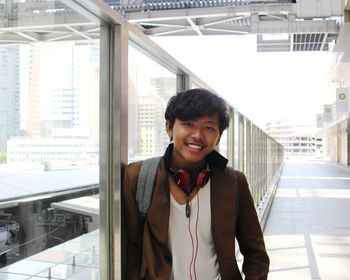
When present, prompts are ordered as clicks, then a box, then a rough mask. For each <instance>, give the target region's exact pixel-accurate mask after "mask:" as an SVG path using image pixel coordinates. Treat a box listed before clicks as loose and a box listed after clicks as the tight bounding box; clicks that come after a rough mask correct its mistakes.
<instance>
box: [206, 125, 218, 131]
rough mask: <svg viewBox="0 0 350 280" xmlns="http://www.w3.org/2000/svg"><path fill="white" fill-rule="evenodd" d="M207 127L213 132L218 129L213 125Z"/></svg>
mask: <svg viewBox="0 0 350 280" xmlns="http://www.w3.org/2000/svg"><path fill="white" fill-rule="evenodd" d="M206 129H207V130H209V131H212V132H215V131H216V128H215V127H213V126H207V127H206Z"/></svg>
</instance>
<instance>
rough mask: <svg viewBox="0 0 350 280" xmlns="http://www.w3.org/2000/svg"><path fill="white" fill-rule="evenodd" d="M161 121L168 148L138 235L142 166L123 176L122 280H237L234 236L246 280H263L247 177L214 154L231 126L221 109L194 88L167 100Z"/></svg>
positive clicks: (264, 263)
mask: <svg viewBox="0 0 350 280" xmlns="http://www.w3.org/2000/svg"><path fill="white" fill-rule="evenodd" d="M165 119H166V131H167V133H168V135H169V137H170V139H171V140H172V142H173V143H171V144H170V145H169V146H168V148H167V150H166V151H165V154H164V156H163V157H162V159H161V161H160V164H159V167H158V171H157V176H156V180H155V186H154V189H153V195H152V200H151V205H150V208H149V209H148V212H147V216H146V221H145V225H144V230H143V232H142V233H141V231H142V230H141V231H140V229H139V226H140V225H139V212H138V207H137V203H136V186H137V181H138V175H139V172H140V167H141V162H136V163H132V164H130V165H129V166H128V167H127V168H126V171H125V176H124V184H123V199H124V209H125V210H124V219H125V222H126V231H127V253H126V254H127V255H126V263H127V279H128V280H129V279H154V280H155V279H159V280H168V279H175V280H187V279H193V280H194V279H198V280H216V279H222V280H234V279H242V276H241V274H240V272H239V269H238V266H237V263H236V259H235V237H236V238H237V240H238V243H239V247H240V251H241V253H242V254H243V256H244V262H243V272H244V275H245V279H267V274H268V269H269V258H268V256H267V253H266V250H265V245H264V240H263V235H262V231H261V228H260V224H259V221H258V218H257V214H256V210H255V207H254V203H253V199H252V197H251V194H250V192H249V188H248V184H247V181H246V178H245V176H244V175H243V173H241V172H238V171H236V172H235V174H236V175H235V176H233V174H229V172H227V171H225V169H226V164H227V162H228V161H227V159H225V158H224V157H223V156H221V155H220V154H219V153H218V152H216V151H215V148H216V147H217V145H218V144H219V141H220V137H221V135H222V132H223V131H224V130H225V129H226V128H227V127H228V125H229V115H228V113H227V104H226V103H225V101H224V100H223V99H222V98H220V97H219V96H217V95H215V94H213V93H211V92H209V91H207V90H205V89H192V90H188V91H185V92H182V93H179V94H177V95H175V96H173V97H172V98H171V99H170V101H169V103H168V106H167V109H166V112H165ZM237 187H238V189H239V190H238V191H237V189H236V188H237ZM237 196H238V197H237ZM140 242H142V243H140ZM140 244H142V250H141V249H140ZM140 254H141V255H140Z"/></svg>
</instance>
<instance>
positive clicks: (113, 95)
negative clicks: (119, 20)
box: [100, 25, 128, 279]
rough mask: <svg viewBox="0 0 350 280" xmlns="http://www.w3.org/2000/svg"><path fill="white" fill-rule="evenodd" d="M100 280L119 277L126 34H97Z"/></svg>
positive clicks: (107, 29) (105, 30)
mask: <svg viewBox="0 0 350 280" xmlns="http://www.w3.org/2000/svg"><path fill="white" fill-rule="evenodd" d="M100 34H101V35H100V42H101V47H100V53H101V55H100V74H101V76H100V273H101V274H100V277H101V279H123V278H122V258H121V255H122V244H121V243H122V242H121V230H122V228H121V195H120V193H121V184H122V172H123V167H124V166H125V165H126V164H127V160H128V155H127V150H128V149H127V145H128V133H127V132H128V121H127V110H128V102H127V89H128V67H127V65H128V32H127V29H126V28H125V26H121V25H115V26H101V31H100Z"/></svg>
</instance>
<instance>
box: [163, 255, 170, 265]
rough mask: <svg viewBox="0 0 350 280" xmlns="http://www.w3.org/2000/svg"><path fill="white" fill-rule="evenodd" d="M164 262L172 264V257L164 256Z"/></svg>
mask: <svg viewBox="0 0 350 280" xmlns="http://www.w3.org/2000/svg"><path fill="white" fill-rule="evenodd" d="M164 261H165V262H167V263H170V262H171V256H167V255H165V256H164Z"/></svg>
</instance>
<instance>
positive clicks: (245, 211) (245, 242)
mask: <svg viewBox="0 0 350 280" xmlns="http://www.w3.org/2000/svg"><path fill="white" fill-rule="evenodd" d="M236 178H237V186H238V188H239V191H238V193H239V206H238V207H239V215H238V217H237V222H236V227H237V229H236V230H237V235H236V238H237V241H238V244H239V247H240V251H241V253H242V255H243V258H244V259H243V267H242V269H243V273H244V275H245V279H246V280H253V279H254V280H260V279H261V280H263V279H267V275H268V271H269V264H270V261H269V257H268V255H267V252H266V248H265V243H264V238H263V233H262V230H261V226H260V223H259V220H258V216H257V213H256V209H255V206H254V201H253V198H252V196H251V193H250V191H249V187H248V182H247V179H246V177H245V175H244V174H243V173H242V172H236Z"/></svg>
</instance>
